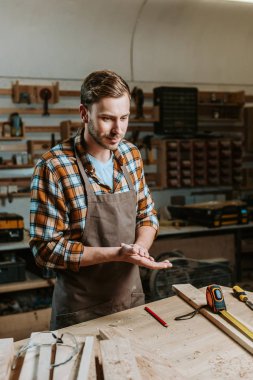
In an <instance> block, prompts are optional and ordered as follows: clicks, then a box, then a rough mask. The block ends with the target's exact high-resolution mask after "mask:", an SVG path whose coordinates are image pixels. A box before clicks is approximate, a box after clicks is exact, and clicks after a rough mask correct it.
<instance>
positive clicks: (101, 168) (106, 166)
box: [88, 154, 113, 189]
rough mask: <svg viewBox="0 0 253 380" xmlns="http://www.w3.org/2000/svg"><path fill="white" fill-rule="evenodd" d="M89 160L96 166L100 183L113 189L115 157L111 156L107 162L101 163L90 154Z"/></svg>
mask: <svg viewBox="0 0 253 380" xmlns="http://www.w3.org/2000/svg"><path fill="white" fill-rule="evenodd" d="M88 158H89V160H90V161H91V163H92V165H93V166H94V168H95V171H96V175H97V177H98V178H99V180H100V182H101V183H104V184H105V185H107V186H109V187H110V188H111V189H113V159H112V158H113V155H112V154H111V157H110V158H109V160H108V161H107V162H102V161H99V160H97V159H96V158H95V157H93V156H91V155H90V154H88Z"/></svg>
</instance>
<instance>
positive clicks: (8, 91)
mask: <svg viewBox="0 0 253 380" xmlns="http://www.w3.org/2000/svg"><path fill="white" fill-rule="evenodd" d="M11 94H12V91H11V89H10V88H0V95H9V96H11Z"/></svg>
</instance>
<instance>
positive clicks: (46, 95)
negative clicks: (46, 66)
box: [39, 87, 52, 116]
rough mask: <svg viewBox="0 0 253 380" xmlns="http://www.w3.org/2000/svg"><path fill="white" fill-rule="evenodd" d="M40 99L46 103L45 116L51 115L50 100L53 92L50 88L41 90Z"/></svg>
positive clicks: (44, 107)
mask: <svg viewBox="0 0 253 380" xmlns="http://www.w3.org/2000/svg"><path fill="white" fill-rule="evenodd" d="M39 94H40V97H41V99H42V100H43V101H44V104H43V114H42V115H43V116H48V115H49V112H48V101H49V99H51V97H52V92H51V90H50V89H49V88H46V87H45V88H42V89H41V90H40V93H39Z"/></svg>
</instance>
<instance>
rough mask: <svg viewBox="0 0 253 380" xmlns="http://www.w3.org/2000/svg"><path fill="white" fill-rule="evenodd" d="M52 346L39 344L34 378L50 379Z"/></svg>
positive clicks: (38, 379) (37, 379)
mask: <svg viewBox="0 0 253 380" xmlns="http://www.w3.org/2000/svg"><path fill="white" fill-rule="evenodd" d="M51 356H52V346H41V347H40V350H39V360H38V367H37V373H36V380H50V377H51V374H52V371H53V370H52V369H51V368H50V364H51Z"/></svg>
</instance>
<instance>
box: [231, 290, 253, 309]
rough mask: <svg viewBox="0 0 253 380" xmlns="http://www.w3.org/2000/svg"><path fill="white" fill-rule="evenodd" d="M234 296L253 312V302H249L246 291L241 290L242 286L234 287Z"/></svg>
mask: <svg viewBox="0 0 253 380" xmlns="http://www.w3.org/2000/svg"><path fill="white" fill-rule="evenodd" d="M233 292H234V293H233V296H234V297H235V298H237V299H238V300H239V301H242V302H244V303H245V304H246V305H247V306H248V307H249V308H250V309H251V310H253V302H251V301H249V299H248V296H247V294H246V293H245V291H244V290H243V289H242V288H240V286H238V285H235V286H233Z"/></svg>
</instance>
